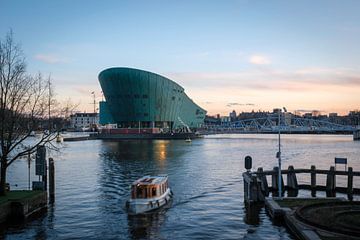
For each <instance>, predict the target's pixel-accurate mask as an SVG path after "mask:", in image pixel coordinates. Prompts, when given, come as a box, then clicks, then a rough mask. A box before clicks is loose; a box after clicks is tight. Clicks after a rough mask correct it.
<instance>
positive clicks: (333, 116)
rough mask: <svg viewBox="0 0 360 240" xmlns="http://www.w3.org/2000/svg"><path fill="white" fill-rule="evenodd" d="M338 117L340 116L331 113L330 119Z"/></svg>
mask: <svg viewBox="0 0 360 240" xmlns="http://www.w3.org/2000/svg"><path fill="white" fill-rule="evenodd" d="M337 116H338V114H337V113H329V118H335V117H337Z"/></svg>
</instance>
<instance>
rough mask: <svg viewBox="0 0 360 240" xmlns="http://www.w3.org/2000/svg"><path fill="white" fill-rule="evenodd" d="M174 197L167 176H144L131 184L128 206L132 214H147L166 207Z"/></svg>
mask: <svg viewBox="0 0 360 240" xmlns="http://www.w3.org/2000/svg"><path fill="white" fill-rule="evenodd" d="M172 195H173V194H172V191H171V190H170V188H169V183H168V177H167V175H159V176H144V177H142V178H140V179H138V180H136V181H135V182H133V183H132V184H131V197H130V199H129V200H128V201H127V203H126V206H127V208H128V211H129V213H130V214H139V213H145V212H149V211H152V210H155V209H157V208H160V207H162V206H164V205H166V204H167V203H168V202H170V200H171V198H172Z"/></svg>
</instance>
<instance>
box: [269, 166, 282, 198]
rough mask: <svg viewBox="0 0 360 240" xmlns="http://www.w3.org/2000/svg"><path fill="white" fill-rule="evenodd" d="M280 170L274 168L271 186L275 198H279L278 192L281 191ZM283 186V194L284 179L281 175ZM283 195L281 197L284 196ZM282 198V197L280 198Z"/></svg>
mask: <svg viewBox="0 0 360 240" xmlns="http://www.w3.org/2000/svg"><path fill="white" fill-rule="evenodd" d="M278 182H279V168H278V167H274V168H273V172H272V174H271V186H272V191H273V195H274V196H278V195H279V194H278V193H277V191H278V190H279V184H278ZM281 186H282V188H281V189H282V193H283V192H284V179H283V177H282V175H281ZM282 193H281V195H282ZM279 197H281V196H279Z"/></svg>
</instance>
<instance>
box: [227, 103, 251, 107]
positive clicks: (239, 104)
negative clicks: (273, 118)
mask: <svg viewBox="0 0 360 240" xmlns="http://www.w3.org/2000/svg"><path fill="white" fill-rule="evenodd" d="M226 106H227V107H232V106H255V104H253V103H237V102H235V103H228V104H226Z"/></svg>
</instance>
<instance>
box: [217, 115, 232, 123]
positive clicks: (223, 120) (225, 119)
mask: <svg viewBox="0 0 360 240" xmlns="http://www.w3.org/2000/svg"><path fill="white" fill-rule="evenodd" d="M220 119H221V122H222V123H227V122H231V119H230V117H226V116H222V117H220Z"/></svg>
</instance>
